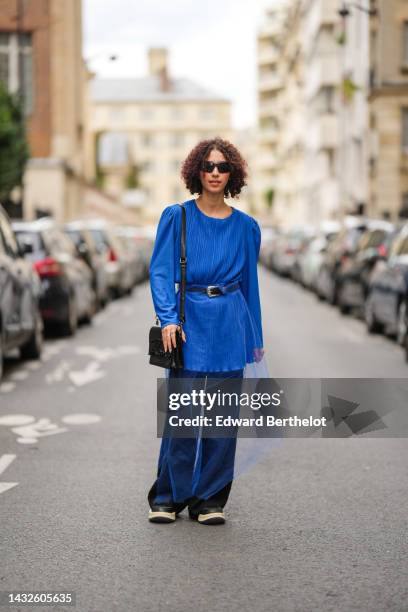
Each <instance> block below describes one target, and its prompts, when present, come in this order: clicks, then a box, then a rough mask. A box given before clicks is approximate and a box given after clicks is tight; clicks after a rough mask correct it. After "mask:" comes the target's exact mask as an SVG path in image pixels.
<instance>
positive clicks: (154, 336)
mask: <svg viewBox="0 0 408 612" xmlns="http://www.w3.org/2000/svg"><path fill="white" fill-rule="evenodd" d="M180 207H181V245H180V246H181V249H180V268H181V283H180V323H179V327H180V329H177V331H176V347H175V348H173V349H172V350H171V351H167V352H165V351H164V345H163V337H162V330H161V327H160V325H159V324H158V323H159V318H158V316H157V314H156V325H153V326H152V327H151V328H150V331H149V353H148V354H149V356H150V360H149V363H150V364H151V365H155V366H159V367H160V368H183V367H184V361H183V339H182V336H181V331H182V329H183V324H184V322H185V313H184V304H185V294H186V267H187V258H186V211H185V208H184V206H183V205H181V204H180Z"/></svg>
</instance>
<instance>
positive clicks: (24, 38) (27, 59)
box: [0, 32, 34, 115]
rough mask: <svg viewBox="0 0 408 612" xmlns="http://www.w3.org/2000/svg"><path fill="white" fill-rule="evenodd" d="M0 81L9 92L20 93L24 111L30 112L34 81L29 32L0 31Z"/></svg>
mask: <svg viewBox="0 0 408 612" xmlns="http://www.w3.org/2000/svg"><path fill="white" fill-rule="evenodd" d="M0 81H2V82H3V83H4V84H5V85H6V87H7V89H8V91H10V92H11V93H17V92H20V93H21V94H22V96H23V102H24V113H25V115H30V114H32V112H33V107H34V83H33V49H32V43H31V34H29V33H24V34H16V33H8V32H0Z"/></svg>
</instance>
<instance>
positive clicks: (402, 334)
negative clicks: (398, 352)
mask: <svg viewBox="0 0 408 612" xmlns="http://www.w3.org/2000/svg"><path fill="white" fill-rule="evenodd" d="M406 316H407V305H406V303H405V302H401V304H400V305H399V307H398V317H397V342H398V344H400V345H401V346H403V345H404V342H405V338H406V335H407V322H406Z"/></svg>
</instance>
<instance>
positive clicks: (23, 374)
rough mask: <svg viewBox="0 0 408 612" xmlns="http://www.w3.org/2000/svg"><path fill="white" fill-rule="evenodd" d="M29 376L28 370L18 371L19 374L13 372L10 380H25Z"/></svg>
mask: <svg viewBox="0 0 408 612" xmlns="http://www.w3.org/2000/svg"><path fill="white" fill-rule="evenodd" d="M28 375H29V372H27V370H18V371H17V372H13V373H12V374H11V375H10V378H11V380H25V379H26V378H27V376H28Z"/></svg>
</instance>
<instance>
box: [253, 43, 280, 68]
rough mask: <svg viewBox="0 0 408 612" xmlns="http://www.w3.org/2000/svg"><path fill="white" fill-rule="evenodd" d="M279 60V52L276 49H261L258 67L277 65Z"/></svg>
mask: <svg viewBox="0 0 408 612" xmlns="http://www.w3.org/2000/svg"><path fill="white" fill-rule="evenodd" d="M278 60H279V52H278V50H277V49H275V48H274V47H270V48H269V49H267V48H266V49H265V48H264V49H259V51H258V65H259V66H265V65H268V64H276V63H277V61H278Z"/></svg>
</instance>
